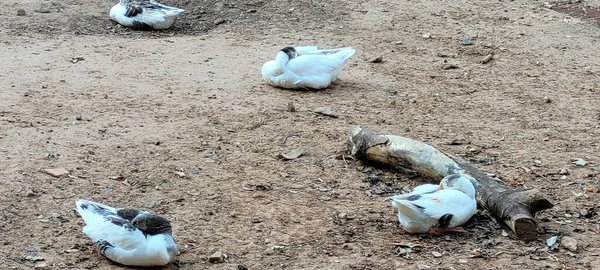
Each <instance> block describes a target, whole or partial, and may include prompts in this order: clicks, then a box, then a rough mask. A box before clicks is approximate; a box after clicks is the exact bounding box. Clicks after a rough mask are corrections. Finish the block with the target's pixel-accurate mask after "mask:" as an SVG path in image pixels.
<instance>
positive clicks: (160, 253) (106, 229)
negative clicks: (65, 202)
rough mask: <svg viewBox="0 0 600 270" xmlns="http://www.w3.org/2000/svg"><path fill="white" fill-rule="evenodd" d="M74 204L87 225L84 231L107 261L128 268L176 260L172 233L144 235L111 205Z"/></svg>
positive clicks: (83, 202) (89, 202) (84, 201)
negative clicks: (127, 266)
mask: <svg viewBox="0 0 600 270" xmlns="http://www.w3.org/2000/svg"><path fill="white" fill-rule="evenodd" d="M75 204H76V210H77V212H79V214H80V215H81V217H82V218H83V220H84V221H85V224H86V225H85V227H83V232H84V233H85V234H86V235H87V236H89V237H90V238H91V239H92V241H94V243H95V245H96V247H97V248H98V249H99V250H100V252H101V253H102V254H103V255H105V256H106V257H107V258H108V259H110V260H112V261H115V262H118V263H121V264H123V265H129V266H162V265H166V264H168V263H169V262H171V261H173V260H174V259H175V255H176V253H177V246H176V244H175V240H174V239H173V236H172V235H171V234H170V233H161V234H155V235H150V234H145V233H144V232H142V231H141V230H139V229H137V228H136V227H134V226H132V224H131V220H128V219H126V218H124V217H122V216H119V215H118V214H117V210H118V209H116V208H113V207H110V206H106V205H103V204H100V203H96V202H92V201H86V200H78V201H77V202H76V203H75ZM139 212H140V213H146V214H149V213H148V212H145V211H139ZM102 242H104V245H103V244H102ZM106 242H108V243H110V244H106Z"/></svg>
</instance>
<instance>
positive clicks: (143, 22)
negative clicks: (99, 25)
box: [110, 0, 184, 30]
mask: <svg viewBox="0 0 600 270" xmlns="http://www.w3.org/2000/svg"><path fill="white" fill-rule="evenodd" d="M183 11H184V10H183V9H180V8H175V7H170V6H165V5H163V4H159V3H157V2H156V1H154V0H120V1H119V3H118V4H116V5H115V6H114V7H112V8H111V9H110V18H111V19H113V21H116V22H118V23H119V24H121V25H124V26H128V27H132V28H134V29H139V30H152V29H167V28H169V27H170V26H171V24H173V21H174V20H175V17H176V16H177V15H179V14H180V13H182V12H183Z"/></svg>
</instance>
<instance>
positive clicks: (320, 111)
mask: <svg viewBox="0 0 600 270" xmlns="http://www.w3.org/2000/svg"><path fill="white" fill-rule="evenodd" d="M313 112H315V113H318V114H322V115H326V116H330V117H333V118H337V117H338V115H337V113H336V112H335V111H334V110H333V109H332V108H331V107H328V106H325V107H318V108H316V109H314V110H313Z"/></svg>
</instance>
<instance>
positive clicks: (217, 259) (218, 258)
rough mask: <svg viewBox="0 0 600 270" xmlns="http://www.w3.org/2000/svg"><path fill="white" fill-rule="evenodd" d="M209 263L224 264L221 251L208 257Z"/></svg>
mask: <svg viewBox="0 0 600 270" xmlns="http://www.w3.org/2000/svg"><path fill="white" fill-rule="evenodd" d="M208 262H210V263H222V262H223V253H222V252H221V251H217V252H215V253H213V254H212V255H210V257H208Z"/></svg>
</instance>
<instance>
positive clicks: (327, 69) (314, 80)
mask: <svg viewBox="0 0 600 270" xmlns="http://www.w3.org/2000/svg"><path fill="white" fill-rule="evenodd" d="M355 52H356V50H354V49H353V48H350V47H345V48H337V49H319V48H318V47H317V46H301V47H285V48H283V49H281V50H280V51H279V52H277V55H276V56H275V60H271V61H268V62H266V63H264V64H263V66H262V77H263V79H264V80H265V81H266V82H267V83H268V84H270V85H272V86H276V87H281V88H288V89H323V88H326V87H328V86H329V85H330V84H331V83H332V82H334V81H335V80H336V79H337V77H338V76H339V75H340V73H341V72H342V67H344V64H346V61H348V59H349V58H350V57H351V56H353V55H354V53H355Z"/></svg>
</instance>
